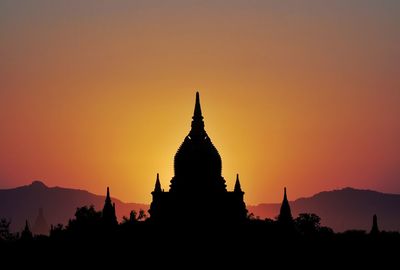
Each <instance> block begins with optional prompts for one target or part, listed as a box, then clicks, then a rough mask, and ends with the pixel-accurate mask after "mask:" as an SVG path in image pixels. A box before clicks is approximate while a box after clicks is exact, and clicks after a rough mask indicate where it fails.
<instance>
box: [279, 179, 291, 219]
mask: <svg viewBox="0 0 400 270" xmlns="http://www.w3.org/2000/svg"><path fill="white" fill-rule="evenodd" d="M278 222H279V223H281V224H282V225H289V224H291V223H293V217H292V211H291V210H290V205H289V201H288V199H287V195H286V187H285V188H284V189H283V201H282V205H281V210H280V212H279V216H278Z"/></svg>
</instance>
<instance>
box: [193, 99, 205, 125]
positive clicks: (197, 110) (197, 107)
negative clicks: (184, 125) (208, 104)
mask: <svg viewBox="0 0 400 270" xmlns="http://www.w3.org/2000/svg"><path fill="white" fill-rule="evenodd" d="M195 119H200V120H202V119H203V115H202V113H201V105H200V93H199V92H196V103H195V105H194V113H193V120H195Z"/></svg>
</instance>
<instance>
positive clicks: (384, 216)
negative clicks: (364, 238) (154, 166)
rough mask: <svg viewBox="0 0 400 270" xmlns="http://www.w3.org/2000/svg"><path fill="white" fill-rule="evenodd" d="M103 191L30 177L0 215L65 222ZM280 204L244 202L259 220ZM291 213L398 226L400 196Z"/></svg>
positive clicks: (330, 197) (323, 202) (5, 193)
mask: <svg viewBox="0 0 400 270" xmlns="http://www.w3.org/2000/svg"><path fill="white" fill-rule="evenodd" d="M105 195H106V194H104V195H95V194H92V193H90V192H88V191H85V190H79V189H68V188H61V187H47V186H46V185H45V184H44V183H43V182H40V181H34V182H33V183H32V184H30V185H27V186H21V187H17V188H13V189H0V217H5V218H8V219H11V221H12V223H11V230H13V231H21V230H22V229H23V228H24V226H25V220H28V221H29V222H30V223H31V224H35V220H36V219H37V218H38V209H40V208H42V209H43V213H44V217H45V219H46V222H47V224H48V225H49V226H50V224H53V225H56V224H58V223H61V224H64V225H65V224H66V223H67V222H68V220H69V219H70V218H72V217H73V216H74V214H75V211H76V208H77V207H82V206H85V205H88V206H89V205H94V207H95V208H96V209H97V210H101V209H102V208H103V206H104V200H105ZM112 201H113V202H115V208H116V214H117V217H118V220H119V221H121V219H122V216H126V217H129V214H130V211H131V210H135V211H136V212H139V210H140V209H143V210H144V211H145V212H147V210H148V209H149V205H148V204H139V203H124V202H122V201H120V200H118V199H116V198H112ZM280 207H281V203H280V202H279V203H262V204H258V205H248V206H247V208H248V210H249V213H253V214H254V215H255V216H259V217H260V218H267V217H268V218H275V217H276V216H278V214H279V211H280ZM290 207H291V211H292V215H293V217H294V218H295V217H297V216H298V214H299V213H315V214H317V215H318V216H320V217H321V223H322V225H324V226H329V227H331V228H332V229H334V230H335V231H337V232H340V231H345V230H350V229H363V230H366V231H369V230H370V229H371V217H372V216H373V215H374V214H376V215H377V216H378V217H379V229H380V230H386V231H390V230H400V215H399V212H398V209H400V195H397V194H385V193H380V192H376V191H371V190H359V189H354V188H344V189H340V190H333V191H324V192H320V193H318V194H315V195H314V196H312V197H308V198H300V199H297V200H294V201H290Z"/></svg>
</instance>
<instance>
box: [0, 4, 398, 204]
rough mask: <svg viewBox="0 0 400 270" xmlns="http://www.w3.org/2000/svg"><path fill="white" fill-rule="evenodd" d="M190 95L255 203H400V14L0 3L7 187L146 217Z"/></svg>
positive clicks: (2, 169) (165, 177)
mask: <svg viewBox="0 0 400 270" xmlns="http://www.w3.org/2000/svg"><path fill="white" fill-rule="evenodd" d="M196 91H200V96H201V103H202V109H203V115H204V117H205V126H206V130H207V132H208V135H209V136H210V137H211V139H212V141H213V143H214V144H215V146H216V147H217V149H218V150H219V152H220V154H221V156H222V162H223V163H222V165H223V176H224V177H225V179H226V181H227V186H228V189H229V190H232V189H233V185H234V180H235V175H236V173H239V174H240V178H241V184H242V188H243V189H244V191H245V192H246V194H245V200H246V203H248V204H255V203H261V202H278V201H281V198H282V192H283V187H284V186H286V187H287V188H288V195H289V198H290V199H296V198H298V197H303V196H310V195H313V194H314V193H317V192H319V191H322V190H331V189H337V188H342V187H346V186H352V187H355V188H365V189H374V190H378V191H383V192H391V193H400V1H396V0H379V1H378V0H377V1H372V0H359V1H352V0H345V1H299V0H293V1H285V0H276V1H265V0H263V1H262V0H260V1H255V0H253V1H252V0H246V1H237V0H229V1H228V0H227V1H222V0H221V1H218V0H217V1H188V0H185V1H164V0H158V1H149V0H144V1H70V0H68V1H54V0H46V1H18V0H10V1H9V0H6V1H4V0H0V188H10V187H15V186H20V185H26V184H29V183H30V182H32V181H33V180H42V181H43V182H45V183H46V184H47V185H48V186H63V187H71V188H79V189H86V190H89V191H91V192H94V193H97V194H104V193H105V191H106V186H110V189H111V194H112V196H115V197H118V198H120V199H121V200H123V201H128V202H144V203H149V202H150V201H151V195H150V192H151V191H152V190H153V188H154V182H155V177H156V173H160V177H161V184H162V186H163V188H165V189H168V185H169V181H170V180H171V177H172V176H173V157H174V155H175V152H176V150H177V149H178V147H179V145H180V144H181V143H182V141H183V139H184V137H185V136H186V135H187V133H188V132H189V130H190V122H191V116H192V114H193V107H194V101H195V92H196Z"/></svg>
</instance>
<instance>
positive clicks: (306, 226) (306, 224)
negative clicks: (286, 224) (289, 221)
mask: <svg viewBox="0 0 400 270" xmlns="http://www.w3.org/2000/svg"><path fill="white" fill-rule="evenodd" d="M294 222H295V225H296V228H297V229H298V230H299V231H300V233H302V234H304V235H311V234H316V233H318V232H319V230H320V228H321V223H320V222H321V218H320V217H319V216H317V215H316V214H312V213H301V214H299V216H298V217H297V218H296V219H295V220H294Z"/></svg>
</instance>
